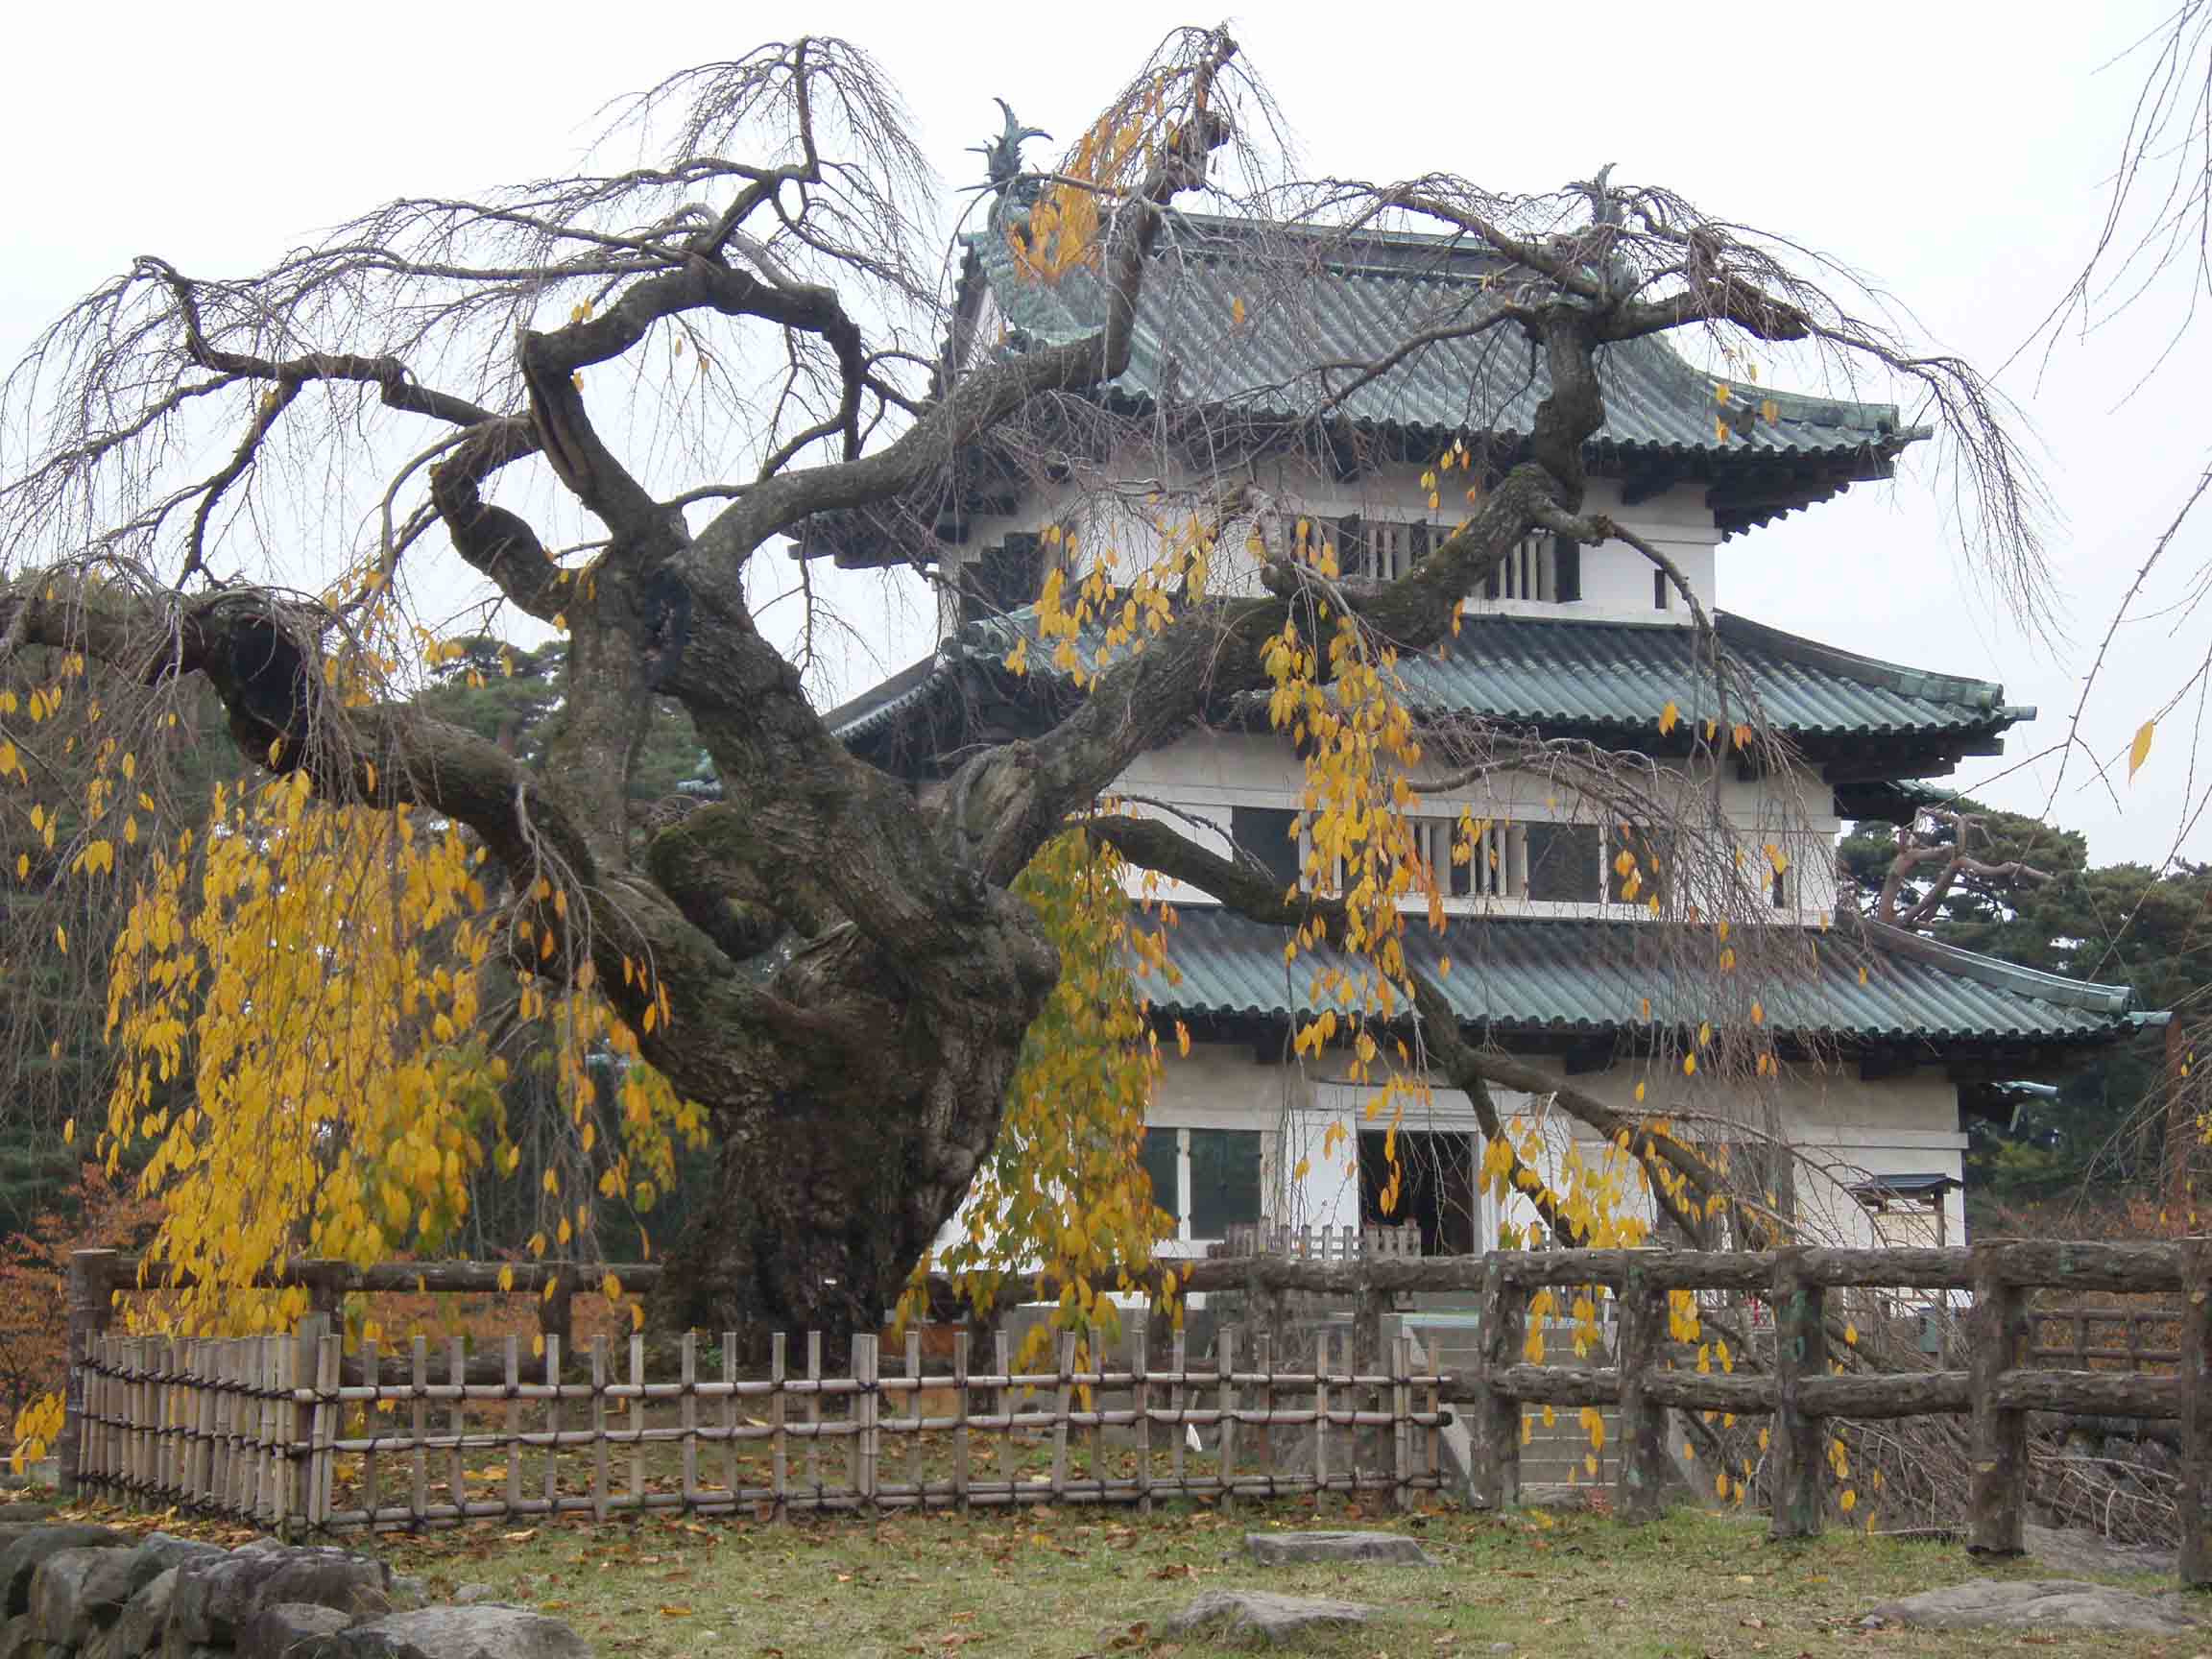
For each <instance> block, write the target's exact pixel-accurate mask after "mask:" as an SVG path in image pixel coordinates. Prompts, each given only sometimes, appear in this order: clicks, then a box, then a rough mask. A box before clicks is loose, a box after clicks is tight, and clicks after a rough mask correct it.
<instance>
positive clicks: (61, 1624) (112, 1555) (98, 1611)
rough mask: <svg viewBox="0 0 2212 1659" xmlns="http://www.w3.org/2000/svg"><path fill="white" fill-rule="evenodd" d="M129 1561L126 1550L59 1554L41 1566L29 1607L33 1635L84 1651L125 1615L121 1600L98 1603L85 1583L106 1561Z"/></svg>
mask: <svg viewBox="0 0 2212 1659" xmlns="http://www.w3.org/2000/svg"><path fill="white" fill-rule="evenodd" d="M130 1558H131V1552H130V1551H127V1550H98V1549H92V1550H83V1549H80V1550H57V1551H54V1553H53V1554H51V1555H49V1556H47V1557H46V1559H45V1560H43V1561H41V1562H39V1563H38V1565H37V1567H36V1569H35V1570H34V1571H33V1572H32V1575H31V1593H30V1596H29V1598H28V1600H27V1606H26V1611H27V1612H28V1613H29V1615H30V1619H31V1629H32V1631H33V1633H34V1634H35V1635H36V1636H37V1637H38V1639H39V1640H40V1641H42V1642H51V1643H53V1644H54V1645H55V1646H56V1647H82V1646H83V1645H84V1641H85V1640H86V1639H87V1638H88V1637H90V1636H91V1634H92V1632H93V1631H94V1630H96V1629H98V1628H100V1627H101V1626H102V1625H104V1624H108V1623H112V1622H113V1621H114V1618H115V1616H116V1615H117V1614H119V1613H121V1612H122V1611H123V1600H122V1599H116V1600H112V1601H109V1600H95V1599H93V1598H92V1597H91V1596H88V1595H86V1594H85V1584H86V1582H87V1581H88V1580H90V1579H91V1578H92V1576H93V1575H95V1574H96V1573H97V1572H98V1571H99V1570H100V1564H101V1563H102V1562H103V1561H108V1560H114V1561H128V1560H129V1559H130Z"/></svg>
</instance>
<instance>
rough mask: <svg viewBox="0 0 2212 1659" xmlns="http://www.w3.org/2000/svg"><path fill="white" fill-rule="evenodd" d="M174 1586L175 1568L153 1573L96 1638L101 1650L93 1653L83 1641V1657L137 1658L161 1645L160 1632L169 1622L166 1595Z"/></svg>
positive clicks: (173, 1590)
mask: <svg viewBox="0 0 2212 1659" xmlns="http://www.w3.org/2000/svg"><path fill="white" fill-rule="evenodd" d="M176 1589H177V1569H176V1568H174V1567H172V1568H170V1569H169V1570H168V1571H167V1572H165V1573H156V1575H154V1576H153V1577H152V1578H150V1579H148V1580H147V1581H146V1582H145V1583H144V1584H142V1585H140V1586H139V1587H138V1592H137V1594H136V1595H134V1596H132V1598H131V1599H130V1600H128V1601H126V1602H125V1603H124V1604H123V1611H122V1613H121V1614H120V1615H119V1616H118V1617H117V1618H116V1620H115V1623H113V1624H111V1625H109V1626H108V1631H107V1634H106V1635H105V1636H103V1637H101V1638H99V1639H98V1640H99V1641H100V1642H101V1643H102V1645H103V1647H104V1648H105V1651H103V1652H102V1653H100V1654H98V1655H97V1656H96V1655H94V1654H93V1653H92V1652H91V1651H90V1650H89V1647H90V1645H89V1644H87V1651H86V1653H85V1659H139V1655H141V1654H144V1653H151V1652H153V1651H154V1650H155V1649H156V1648H157V1647H160V1646H161V1632H162V1631H163V1630H164V1629H165V1628H167V1626H168V1623H169V1598H170V1597H171V1595H173V1594H174V1593H175V1591H176Z"/></svg>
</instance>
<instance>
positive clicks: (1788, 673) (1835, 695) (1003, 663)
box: [826, 608, 2035, 816]
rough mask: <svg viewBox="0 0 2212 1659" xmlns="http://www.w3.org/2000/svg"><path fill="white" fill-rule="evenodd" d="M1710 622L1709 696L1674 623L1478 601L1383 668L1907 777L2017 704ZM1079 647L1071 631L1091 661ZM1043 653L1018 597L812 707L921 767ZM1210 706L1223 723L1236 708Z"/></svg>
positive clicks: (1445, 699)
mask: <svg viewBox="0 0 2212 1659" xmlns="http://www.w3.org/2000/svg"><path fill="white" fill-rule="evenodd" d="M1714 627H1715V630H1716V632H1717V633H1718V635H1719V642H1720V645H1721V647H1722V649H1723V651H1724V652H1725V654H1726V660H1727V662H1728V665H1729V669H1730V673H1729V676H1728V678H1729V682H1730V685H1731V695H1730V701H1729V702H1728V703H1727V704H1725V705H1723V704H1722V703H1721V702H1720V701H1719V698H1718V697H1717V695H1716V693H1715V690H1714V679H1713V671H1712V665H1711V663H1710V661H1708V657H1709V653H1708V650H1707V647H1706V646H1705V644H1704V642H1703V640H1702V639H1701V638H1700V637H1699V635H1698V633H1697V632H1696V630H1695V629H1693V628H1689V627H1686V626H1683V625H1681V624H1679V623H1672V624H1670V623H1640V622H1629V621H1623V620H1619V619H1617V618H1604V617H1596V616H1591V617H1577V616H1575V615H1574V614H1572V613H1564V614H1562V615H1560V616H1559V617H1557V618H1553V617H1551V616H1529V615H1524V614H1510V615H1501V614H1492V613H1475V614H1471V615H1469V616H1467V617H1466V618H1464V619H1463V621H1462V624H1461V630H1460V634H1459V637H1457V638H1456V639H1455V640H1453V641H1451V643H1450V644H1449V646H1448V647H1447V648H1445V649H1442V650H1439V651H1437V652H1434V653H1431V654H1429V655H1426V656H1421V657H1415V658H1411V659H1408V660H1407V661H1404V662H1403V663H1402V664H1401V666H1400V672H1401V674H1402V676H1403V678H1404V681H1405V685H1406V692H1407V699H1408V701H1410V702H1411V703H1412V704H1413V706H1414V707H1415V709H1417V710H1418V711H1419V712H1420V713H1421V714H1423V715H1424V716H1425V717H1428V718H1431V719H1451V718H1454V717H1468V716H1474V717H1479V718H1482V719H1486V720H1492V721H1499V722H1503V723H1504V724H1507V725H1512V726H1520V727H1528V728H1533V729H1536V730H1538V731H1542V732H1546V733H1573V734H1581V735H1587V736H1590V737H1592V738H1595V739H1597V740H1599V741H1603V742H1607V743H1613V744H1618V743H1620V742H1622V741H1623V739H1627V740H1632V741H1634V742H1636V743H1637V744H1638V745H1639V746H1641V747H1645V748H1649V749H1657V748H1661V747H1665V745H1666V743H1667V742H1668V739H1667V737H1666V734H1665V731H1664V728H1666V727H1671V726H1672V724H1673V721H1674V719H1675V718H1679V720H1680V722H1681V725H1680V727H1679V729H1678V733H1677V736H1676V738H1675V739H1674V740H1675V741H1677V742H1681V743H1687V742H1688V741H1689V739H1690V734H1691V733H1692V732H1693V731H1694V730H1695V728H1696V727H1697V726H1698V725H1699V724H1701V723H1702V722H1704V721H1707V720H1710V719H1713V718H1716V717H1720V718H1723V719H1725V720H1726V721H1727V722H1728V723H1731V724H1733V723H1734V722H1735V721H1737V720H1741V719H1743V718H1744V717H1745V716H1746V714H1747V713H1748V712H1749V710H1748V709H1746V707H1745V704H1746V701H1747V700H1748V701H1750V702H1753V703H1755V704H1756V706H1757V712H1758V714H1759V715H1760V716H1762V717H1764V719H1765V720H1766V722H1767V724H1768V725H1769V726H1770V727H1771V728H1772V729H1773V730H1775V731H1777V732H1779V733H1783V734H1785V735H1787V736H1788V737H1790V738H1791V740H1792V741H1793V742H1795V743H1797V744H1798V745H1799V746H1800V747H1801V748H1802V749H1803V750H1804V751H1805V752H1806V753H1807V754H1808V755H1809V756H1812V755H1819V756H1824V757H1841V756H1845V755H1851V756H1858V757H1863V758H1864V759H1865V760H1866V761H1868V762H1872V764H1871V765H1869V766H1868V767H1865V768H1862V769H1860V772H1855V773H1854V775H1855V776H1856V775H1861V772H1863V774H1864V775H1869V776H1873V777H1883V776H1887V777H1911V776H1913V775H1915V772H1916V771H1917V772H1919V773H1921V774H1922V775H1925V773H1926V772H1929V771H1939V770H1945V769H1947V768H1948V764H1949V762H1951V761H1953V760H1955V759H1956V758H1957V757H1959V756H1960V755H1962V754H1974V753H1991V754H1993V753H1995V752H1996V751H1997V748H1998V746H1999V743H2000V739H2001V734H2002V733H2004V731H2005V730H2006V729H2007V728H2008V727H2009V726H2011V725H2013V724H2014V723H2016V722H2018V721H2020V720H2024V719H2030V718H2032V717H2033V715H2034V712H2035V711H2034V710H2033V709H2028V708H2022V707H2020V706H2017V705H2014V704H2009V703H2008V702H2006V700H2005V690H2004V687H2003V686H2001V685H1995V684H1992V683H1991V682H1988V681H1984V680H1972V679H1966V678H1963V677H1960V676H1957V675H1949V674H1936V673H1931V672H1928V671H1926V670H1923V669H1918V668H1911V667H1906V666H1904V665H1903V664H1900V663H1895V662H1885V661H1881V660H1879V659H1877V658H1872V657H1863V656H1860V655H1859V654H1857V653H1855V652H1850V651H1842V650H1839V649H1837V648H1836V647H1834V646H1830V645H1823V644H1821V643H1820V642H1819V641H1817V640H1814V639H1807V638H1804V637H1801V636H1798V635H1794V634H1789V633H1785V632H1783V631H1782V630H1781V629H1778V628H1769V627H1767V626H1765V625H1764V624H1762V623H1757V622H1753V621H1751V620H1749V619H1748V618H1746V617H1742V616H1737V615H1733V614H1729V613H1719V614H1717V615H1716V617H1715V619H1714ZM1093 645H1094V642H1093V641H1091V640H1089V639H1086V640H1085V641H1084V646H1085V648H1086V649H1085V655H1086V657H1087V658H1089V659H1091V661H1093V662H1094V665H1095V662H1096V657H1095V654H1094V649H1093ZM1017 648H1020V649H1022V652H1023V654H1024V656H1025V658H1026V660H1027V671H1026V673H1025V674H1023V675H1022V676H1020V677H1017V676H1015V675H1014V674H1012V673H1011V672H1009V671H1008V668H1007V664H1008V661H1009V659H1011V658H1012V657H1013V654H1014V653H1015V651H1016V650H1017ZM1052 656H1053V647H1052V645H1051V644H1049V643H1048V642H1046V641H1045V640H1044V639H1042V638H1041V637H1039V636H1038V628H1037V616H1036V613H1035V611H1034V609H1033V608H1025V609H1023V610H1021V611H1017V612H1014V613H1009V614H1007V615H1004V616H998V617H993V618H991V619H989V620H987V621H983V622H977V623H973V624H971V625H970V626H969V627H968V628H966V629H965V630H963V631H962V633H961V634H960V635H959V636H958V637H954V638H951V639H948V640H946V641H945V642H944V643H943V644H941V645H940V646H939V647H938V649H937V651H936V653H935V654H934V655H933V656H932V657H930V658H927V659H926V660H925V661H921V662H917V663H914V664H913V665H912V666H910V667H908V668H906V669H904V670H902V672H901V673H899V674H897V675H894V676H893V677H892V678H891V679H890V680H888V681H886V682H884V683H883V684H881V685H878V686H875V687H873V688H872V689H870V690H868V691H865V692H863V693H862V694H861V695H859V696H858V697H855V698H854V699H853V700H852V701H851V702H849V703H847V704H845V705H843V706H842V707H841V708H838V709H832V710H831V711H830V712H829V714H828V715H827V716H826V718H827V719H828V721H829V728H830V730H831V731H833V732H835V733H837V735H838V736H839V737H841V738H842V739H843V740H844V741H845V742H846V743H847V744H849V745H851V746H852V747H853V748H854V749H855V750H857V751H859V752H860V753H862V754H864V755H867V756H868V757H871V758H873V759H877V760H878V762H879V763H883V764H888V765H891V766H893V767H894V769H897V770H901V771H905V770H909V769H913V768H917V767H919V768H922V769H925V770H926V769H927V768H928V767H929V765H930V764H931V762H932V760H933V759H934V758H935V757H940V756H945V755H949V754H951V753H954V752H958V751H964V750H966V749H967V748H968V747H970V746H971V745H972V744H974V743H975V742H977V741H988V740H992V739H994V738H997V737H999V736H1003V735H1006V734H1009V733H1010V732H1011V731H1014V730H1019V729H1022V728H1024V727H1036V726H1042V725H1045V724H1048V723H1050V722H1051V721H1052V720H1054V719H1056V718H1058V716H1059V715H1060V714H1062V713H1064V712H1065V711H1066V709H1067V707H1068V706H1069V704H1070V702H1071V701H1072V700H1074V699H1075V698H1076V697H1077V696H1078V695H1079V694H1078V693H1076V692H1075V691H1074V690H1073V688H1072V687H1071V686H1070V685H1068V684H1067V683H1066V677H1065V676H1063V675H1062V674H1060V673H1059V672H1057V671H1056V670H1055V669H1054V668H1053V667H1052ZM1219 717H1221V718H1225V719H1231V720H1234V719H1235V718H1237V710H1236V709H1235V708H1234V707H1232V708H1228V709H1222V710H1220V711H1219ZM1877 757H1884V758H1888V759H1890V760H1891V761H1892V762H1893V763H1892V764H1890V765H1883V764H1881V763H1879V760H1878V759H1877ZM1853 815H1854V816H1858V815H1861V814H1858V813H1854V814H1853Z"/></svg>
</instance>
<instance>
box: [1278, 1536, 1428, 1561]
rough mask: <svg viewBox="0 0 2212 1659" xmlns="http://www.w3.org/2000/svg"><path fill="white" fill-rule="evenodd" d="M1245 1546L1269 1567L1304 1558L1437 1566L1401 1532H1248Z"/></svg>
mask: <svg viewBox="0 0 2212 1659" xmlns="http://www.w3.org/2000/svg"><path fill="white" fill-rule="evenodd" d="M1244 1548H1245V1549H1246V1550H1247V1551H1250V1552H1251V1555H1252V1559H1253V1560H1255V1561H1258V1562H1259V1563H1260V1564H1261V1565H1262V1566H1265V1567H1288V1566H1293V1565H1295V1564H1297V1563H1299V1562H1302V1561H1396V1562H1400V1563H1403V1564H1404V1565H1407V1566H1409V1567H1433V1566H1435V1565H1436V1557H1435V1556H1433V1555H1431V1554H1430V1553H1429V1551H1426V1550H1424V1549H1422V1548H1421V1546H1420V1545H1419V1544H1417V1543H1415V1542H1414V1541H1413V1540H1412V1539H1410V1538H1408V1537H1407V1536H1406V1535H1405V1534H1404V1533H1401V1532H1318V1531H1300V1532H1247V1533H1245V1534H1244Z"/></svg>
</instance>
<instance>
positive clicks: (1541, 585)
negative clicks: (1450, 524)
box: [1482, 536, 1581, 604]
mask: <svg viewBox="0 0 2212 1659" xmlns="http://www.w3.org/2000/svg"><path fill="white" fill-rule="evenodd" d="M1563 544H1564V545H1566V546H1569V547H1573V546H1575V543H1573V542H1571V541H1564V539H1563V538H1561V537H1555V536H1524V537H1523V538H1522V539H1521V540H1520V541H1517V542H1515V543H1514V544H1513V546H1512V548H1511V549H1510V550H1508V551H1507V553H1506V555H1505V557H1504V558H1503V559H1502V560H1501V561H1499V563H1498V564H1496V565H1493V566H1491V569H1490V573H1489V574H1488V575H1487V576H1485V577H1483V578H1482V597H1483V598H1485V599H1533V600H1536V601H1538V602H1539V603H1543V604H1552V603H1556V602H1557V601H1558V600H1559V599H1560V598H1562V597H1563V595H1562V594H1561V593H1560V591H1559V563H1558V551H1559V548H1560V546H1561V545H1563ZM1580 586H1581V554H1580V550H1579V549H1578V548H1577V549H1576V552H1575V587H1576V592H1577V595H1578V594H1579V591H1580Z"/></svg>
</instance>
